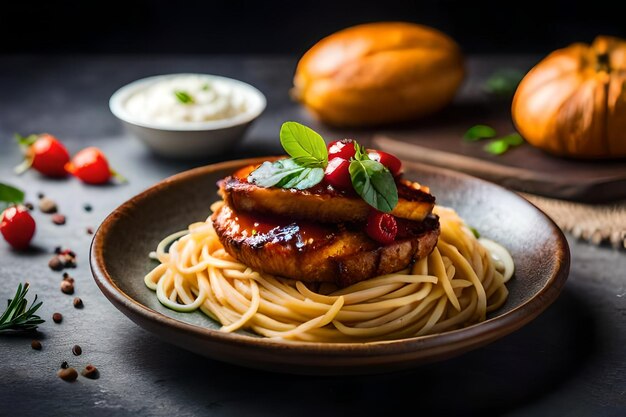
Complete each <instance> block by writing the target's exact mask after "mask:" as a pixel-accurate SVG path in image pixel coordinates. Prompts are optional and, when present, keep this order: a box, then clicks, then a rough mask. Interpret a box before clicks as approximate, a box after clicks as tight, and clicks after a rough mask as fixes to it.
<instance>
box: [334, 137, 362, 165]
mask: <svg viewBox="0 0 626 417" xmlns="http://www.w3.org/2000/svg"><path fill="white" fill-rule="evenodd" d="M355 153H356V150H355V149H354V140H352V139H341V140H336V141H334V142H331V143H329V144H328V159H329V160H331V159H333V158H343V159H345V160H347V161H349V160H350V158H352V157H354V154H355Z"/></svg>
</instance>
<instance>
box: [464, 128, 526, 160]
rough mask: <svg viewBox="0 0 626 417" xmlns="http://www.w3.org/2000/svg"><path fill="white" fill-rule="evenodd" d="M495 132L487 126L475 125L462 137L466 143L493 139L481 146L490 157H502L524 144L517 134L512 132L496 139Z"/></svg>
mask: <svg viewBox="0 0 626 417" xmlns="http://www.w3.org/2000/svg"><path fill="white" fill-rule="evenodd" d="M496 136H497V132H496V130H495V129H494V128H492V127H490V126H487V125H476V126H472V127H470V128H469V129H468V130H467V131H466V132H465V134H464V135H463V140H464V141H466V142H478V141H480V140H484V139H493V138H495V139H493V140H492V141H490V142H489V143H488V144H486V145H485V146H483V150H484V151H485V152H488V153H490V154H492V155H502V154H503V153H505V152H506V151H508V150H509V149H510V148H514V147H516V146H520V145H521V144H523V143H524V138H522V136H521V135H520V134H519V133H517V132H513V133H510V134H508V135H506V136H502V137H499V138H496Z"/></svg>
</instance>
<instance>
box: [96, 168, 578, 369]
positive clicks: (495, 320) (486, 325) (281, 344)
mask: <svg viewBox="0 0 626 417" xmlns="http://www.w3.org/2000/svg"><path fill="white" fill-rule="evenodd" d="M270 158H275V156H265V157H254V158H246V159H236V160H229V161H224V162H219V163H214V164H209V165H205V166H201V167H197V168H193V169H190V170H186V171H183V172H180V173H178V174H175V175H172V176H170V177H167V178H165V179H163V180H161V181H159V182H157V183H155V184H154V185H152V186H150V187H149V188H147V189H145V190H144V191H142V192H141V193H139V194H137V195H135V196H133V197H131V198H130V199H128V200H126V201H125V202H123V203H122V204H121V205H119V206H118V207H117V208H116V209H114V210H113V211H112V212H111V213H110V214H109V215H108V216H107V217H106V218H105V219H104V221H103V222H102V223H101V224H100V226H99V227H98V229H97V231H96V232H95V234H94V238H93V239H92V242H91V246H90V251H89V264H90V268H91V272H92V275H93V277H94V280H95V281H96V284H97V285H98V287H99V288H100V290H101V291H102V293H103V294H104V295H105V296H106V298H107V299H108V300H109V301H110V302H111V303H112V304H113V305H114V306H115V307H116V308H117V309H118V310H120V311H121V312H122V313H123V314H125V315H126V316H128V317H129V318H130V319H131V320H132V321H135V319H134V318H133V317H131V316H129V315H128V314H127V311H125V310H129V311H130V312H132V313H135V314H137V315H138V316H140V317H141V318H142V319H144V320H147V322H149V323H150V324H152V325H157V326H163V325H165V326H167V327H171V328H172V330H178V331H183V332H186V333H190V334H189V335H190V336H195V337H196V338H200V339H206V340H210V341H213V342H217V343H220V344H223V345H236V346H238V347H244V348H245V347H248V348H255V349H263V350H267V351H281V352H294V351H295V353H296V354H324V355H329V354H331V355H332V356H333V357H343V356H345V357H348V356H349V357H352V358H354V357H355V356H358V357H377V356H390V355H391V356H397V355H406V354H411V353H412V354H414V355H415V354H417V356H419V357H422V358H424V357H428V356H433V355H434V354H435V352H436V353H437V354H439V355H441V354H442V350H441V349H442V347H445V348H447V349H444V352H443V354H444V355H445V352H449V353H454V352H455V351H457V350H468V349H471V348H474V347H479V346H481V345H484V344H487V343H489V342H491V341H494V340H496V339H499V338H501V337H503V336H506V335H507V334H510V333H512V332H513V331H515V330H518V329H519V328H521V327H523V326H524V325H526V324H527V323H529V322H530V321H532V320H534V319H535V318H536V317H537V316H538V315H539V314H541V313H542V312H543V311H544V310H545V309H546V308H548V306H550V305H551V304H552V303H553V302H554V301H555V300H556V299H557V298H558V296H559V294H560V293H561V290H562V289H563V286H564V285H565V282H566V281H567V277H568V275H569V267H570V261H571V255H570V249H569V245H568V243H567V239H566V238H565V236H564V234H563V232H562V231H561V230H560V229H559V227H558V226H557V225H556V223H555V222H554V221H553V220H552V219H551V218H550V217H549V216H548V215H547V214H545V213H544V212H543V211H542V210H540V209H539V208H538V207H537V206H535V205H534V204H532V203H530V202H529V201H528V200H526V199H524V198H523V197H521V196H520V195H518V194H517V193H514V192H512V191H510V190H507V189H506V188H504V187H502V186H499V185H497V184H494V183H492V182H489V181H485V180H483V179H480V178H477V177H474V176H471V175H468V174H464V173H461V172H457V171H452V170H449V169H446V168H440V167H434V166H430V165H426V164H421V163H416V162H410V161H403V163H404V164H405V165H407V166H411V167H414V168H416V169H418V170H419V169H422V170H425V171H430V172H435V173H442V174H443V175H446V176H452V177H456V178H459V179H465V180H471V181H478V182H482V183H484V184H488V185H489V186H493V187H496V188H499V189H500V191H501V192H505V193H509V194H511V195H512V196H513V197H514V198H517V199H519V200H520V201H522V202H523V203H524V204H527V205H529V206H530V207H532V208H533V209H535V210H537V211H538V212H539V214H540V215H541V216H542V217H543V218H544V219H545V220H547V222H548V224H549V225H550V227H551V231H552V232H554V234H555V236H556V237H557V251H556V253H555V254H554V255H555V256H556V258H557V259H556V260H557V262H558V266H557V267H556V268H555V270H554V271H553V273H552V274H551V276H550V277H549V278H548V279H547V281H546V283H545V284H544V285H543V286H542V287H541V288H540V289H539V291H538V292H537V293H536V294H535V295H534V296H533V297H531V298H530V299H528V300H526V301H525V302H524V303H522V304H520V305H518V306H516V307H514V308H513V309H511V310H509V311H507V312H506V313H503V314H501V315H498V316H496V317H492V318H489V319H487V320H485V321H483V322H480V323H476V324H473V325H470V326H468V327H464V328H461V329H456V330H451V331H446V332H443V333H438V334H433V335H425V336H416V337H412V338H407V339H396V340H387V341H376V342H366V343H363V342H347V343H327V342H302V341H286V340H279V339H270V338H264V337H254V336H248V335H243V334H239V333H225V332H221V331H219V330H218V329H211V328H207V327H202V326H198V325H195V324H191V323H187V322H184V321H181V320H178V319H175V318H173V317H170V316H167V315H165V314H163V313H160V312H158V311H155V310H152V309H151V308H149V307H147V306H145V305H144V304H142V303H141V302H139V301H138V300H135V299H134V298H132V297H131V296H130V295H129V294H127V293H125V292H124V291H123V290H122V289H121V288H119V287H118V286H117V284H115V282H114V280H113V278H112V276H111V275H110V274H109V272H108V271H107V269H106V266H105V260H104V255H103V248H104V246H105V243H106V238H107V231H108V230H109V229H110V228H111V226H112V225H113V224H114V223H115V222H116V221H117V220H118V218H119V217H121V216H122V215H123V214H122V213H123V212H124V211H125V210H127V209H129V208H130V207H132V206H134V205H135V204H136V203H137V202H138V201H140V200H143V199H145V198H146V197H148V196H151V195H153V194H155V193H158V192H160V191H161V190H162V189H163V188H167V187H168V186H170V185H171V184H172V183H176V182H179V181H184V180H186V179H191V178H194V177H197V176H203V175H208V174H211V173H213V172H216V171H220V170H226V169H231V170H232V169H234V168H236V167H239V166H243V165H246V164H253V163H260V162H262V161H265V160H268V159H270ZM140 326H141V325H140ZM141 327H143V326H141ZM420 352H421V353H424V354H419V353H420Z"/></svg>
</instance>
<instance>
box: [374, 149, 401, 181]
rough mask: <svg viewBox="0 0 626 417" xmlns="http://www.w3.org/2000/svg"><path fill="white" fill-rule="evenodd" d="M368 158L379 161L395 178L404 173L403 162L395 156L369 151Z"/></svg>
mask: <svg viewBox="0 0 626 417" xmlns="http://www.w3.org/2000/svg"><path fill="white" fill-rule="evenodd" d="M368 156H369V157H370V159H371V160H374V161H378V162H380V163H381V164H383V165H384V166H386V167H387V169H389V171H390V172H391V175H393V176H394V177H397V176H398V175H400V174H401V173H402V162H401V161H400V160H399V159H398V158H397V157H396V156H395V155H392V154H390V153H387V152H383V151H378V150H369V151H368Z"/></svg>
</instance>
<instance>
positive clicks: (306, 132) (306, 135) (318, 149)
mask: <svg viewBox="0 0 626 417" xmlns="http://www.w3.org/2000/svg"><path fill="white" fill-rule="evenodd" d="M280 144H281V145H283V148H284V149H285V152H287V153H288V154H289V156H291V158H292V159H293V160H294V162H296V163H297V164H298V165H302V166H305V167H307V168H318V167H319V168H326V165H328V150H327V149H326V143H325V142H324V139H323V138H322V137H321V136H320V134H319V133H317V132H316V131H314V130H313V129H311V128H309V127H306V126H304V125H301V124H300V123H296V122H285V123H283V125H282V127H281V128H280Z"/></svg>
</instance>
